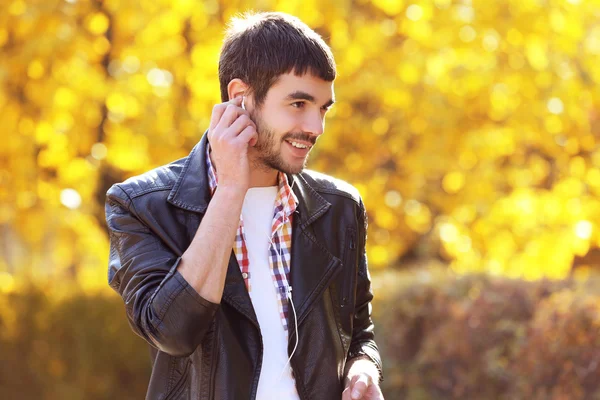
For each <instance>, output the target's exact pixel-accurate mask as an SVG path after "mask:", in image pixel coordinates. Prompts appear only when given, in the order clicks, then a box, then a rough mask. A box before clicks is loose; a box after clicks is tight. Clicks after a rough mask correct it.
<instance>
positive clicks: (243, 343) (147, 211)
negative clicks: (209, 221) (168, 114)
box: [106, 135, 381, 400]
mask: <svg viewBox="0 0 600 400" xmlns="http://www.w3.org/2000/svg"><path fill="white" fill-rule="evenodd" d="M206 144H207V137H206V135H204V137H203V138H202V140H201V141H200V143H199V144H197V145H196V146H195V147H194V149H193V150H192V152H191V153H190V155H189V156H187V157H185V158H182V159H180V160H177V161H174V162H172V163H171V164H168V165H165V166H162V167H159V168H156V169H154V170H151V171H149V172H146V173H144V174H142V175H140V176H136V177H133V178H130V179H128V180H126V181H125V182H123V183H119V184H115V185H113V186H112V187H111V188H110V189H109V191H108V192H107V199H106V221H107V223H108V228H109V233H110V261H109V271H108V281H109V284H110V286H111V287H112V288H113V289H114V290H116V291H117V292H118V293H119V294H120V295H121V297H122V298H123V300H124V302H125V309H126V314H127V318H128V320H129V323H130V325H131V327H132V329H133V330H134V332H135V333H136V334H138V335H139V336H141V337H142V338H143V339H144V340H146V341H147V342H148V343H149V344H150V350H151V355H152V375H151V377H150V383H149V387H148V392H147V396H146V398H147V399H161V400H166V399H203V400H204V399H207V400H208V399H215V400H217V399H218V400H245V399H255V397H256V390H257V386H258V378H259V375H260V371H261V365H262V349H263V343H262V338H261V334H260V329H259V326H258V322H257V319H256V315H255V313H254V309H253V307H252V303H251V301H250V297H249V295H248V292H247V290H246V287H245V285H244V281H243V278H242V275H241V272H240V268H239V267H238V263H237V260H236V258H235V255H234V254H233V251H232V254H231V258H230V260H229V265H228V269H227V278H226V282H225V288H224V292H223V297H222V301H221V303H220V304H214V303H211V302H209V301H207V300H206V299H204V298H202V297H201V296H200V295H199V294H198V293H197V292H196V291H195V290H194V289H193V288H192V286H190V284H189V283H188V282H187V281H186V280H185V279H184V278H183V276H182V275H181V274H180V273H179V272H178V271H177V265H178V263H179V261H180V257H181V255H182V254H183V252H184V251H185V250H186V249H187V247H188V246H189V244H190V242H191V241H192V239H193V237H194V235H195V233H196V230H197V229H198V226H199V225H200V223H201V221H202V217H203V215H204V213H205V212H206V209H207V206H208V203H209V201H210V193H209V185H208V181H207V174H206V163H205V156H206ZM289 179H290V182H293V184H292V189H293V190H294V192H295V194H296V196H297V197H298V200H299V205H298V208H297V211H296V214H295V215H294V218H293V231H292V254H291V272H290V281H291V282H290V283H291V285H292V287H293V292H292V298H293V301H294V304H295V306H296V311H297V319H298V338H299V343H298V348H297V350H296V352H295V353H294V356H293V358H292V361H291V366H292V368H293V371H294V377H295V380H296V387H297V389H298V393H299V395H300V398H301V399H302V400H309V399H315V400H317V399H318V400H322V399H327V400H329V399H340V398H341V393H342V390H343V382H344V367H345V365H346V362H347V361H348V360H350V359H351V358H353V357H357V356H359V355H367V356H368V357H370V358H371V359H372V360H373V362H374V363H375V364H376V365H377V367H378V368H379V370H380V371H381V360H380V356H379V352H378V349H377V346H376V344H375V341H374V339H373V323H372V321H371V299H372V297H373V296H372V292H371V288H370V278H369V272H368V269H367V259H366V255H365V239H366V214H365V210H364V207H363V203H362V201H361V198H360V196H359V194H358V192H357V190H356V189H354V188H353V187H352V186H350V185H349V184H347V183H345V182H342V181H340V180H336V179H333V178H331V177H328V176H325V175H322V174H318V173H315V172H311V171H305V172H303V173H301V174H298V175H293V176H289ZM288 324H289V325H288V326H289V332H290V341H289V342H290V345H289V349H288V351H289V353H290V354H291V351H292V350H293V345H294V344H295V341H296V340H295V338H294V334H295V333H294V330H295V329H294V326H293V324H294V321H293V317H291V321H288Z"/></svg>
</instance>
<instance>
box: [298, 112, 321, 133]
mask: <svg viewBox="0 0 600 400" xmlns="http://www.w3.org/2000/svg"><path fill="white" fill-rule="evenodd" d="M303 131H304V132H306V133H308V134H310V135H311V136H316V137H319V136H321V135H322V134H323V132H324V131H325V119H324V118H323V116H322V115H321V113H318V114H316V115H315V114H312V113H311V115H307V117H306V119H305V121H304V127H303Z"/></svg>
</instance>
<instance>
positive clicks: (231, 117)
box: [215, 104, 250, 131]
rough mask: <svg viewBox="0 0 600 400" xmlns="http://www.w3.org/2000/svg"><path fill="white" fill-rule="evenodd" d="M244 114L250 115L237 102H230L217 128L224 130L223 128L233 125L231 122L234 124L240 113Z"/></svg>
mask: <svg viewBox="0 0 600 400" xmlns="http://www.w3.org/2000/svg"><path fill="white" fill-rule="evenodd" d="M243 114H245V115H247V116H248V117H249V116H250V113H249V112H248V111H246V110H243V109H242V108H241V107H239V106H237V105H235V104H229V105H228V106H227V109H226V110H225V112H224V113H223V116H222V117H221V120H220V121H219V123H218V124H217V126H216V128H215V130H220V131H223V130H225V129H227V128H229V127H230V126H231V124H233V122H234V121H235V120H236V119H237V118H238V117H239V116H240V115H243Z"/></svg>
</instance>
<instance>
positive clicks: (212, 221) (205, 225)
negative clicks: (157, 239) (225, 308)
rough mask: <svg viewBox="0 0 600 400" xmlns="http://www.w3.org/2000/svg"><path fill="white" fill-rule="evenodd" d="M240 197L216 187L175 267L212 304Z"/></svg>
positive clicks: (232, 236)
mask: <svg viewBox="0 0 600 400" xmlns="http://www.w3.org/2000/svg"><path fill="white" fill-rule="evenodd" d="M244 196H245V191H244V190H242V189H239V188H237V187H224V186H218V187H217V190H216V191H215V193H214V196H213V198H212V200H211V202H210V204H209V206H208V209H207V211H206V214H205V215H204V218H203V219H202V222H201V223H200V227H199V228H198V231H197V232H196V234H195V236H194V239H193V240H192V243H191V244H190V246H189V247H188V248H187V250H186V251H185V252H184V253H183V255H182V257H181V262H180V264H179V266H178V268H177V269H178V271H179V273H180V274H181V275H182V276H183V277H184V278H185V280H186V281H187V282H188V283H189V284H190V285H191V286H192V287H193V288H194V289H195V290H196V292H198V294H199V295H200V296H202V297H203V298H205V299H206V300H208V301H211V302H213V303H220V302H221V297H222V295H223V287H224V286H225V277H226V275H227V265H228V263H229V257H230V255H231V250H232V247H233V242H234V240H235V235H236V232H237V228H238V226H239V222H240V214H241V210H242V204H243V202H244Z"/></svg>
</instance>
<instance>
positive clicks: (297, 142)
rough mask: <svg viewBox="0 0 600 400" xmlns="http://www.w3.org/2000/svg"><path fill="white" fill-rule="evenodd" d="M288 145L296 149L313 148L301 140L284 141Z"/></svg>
mask: <svg viewBox="0 0 600 400" xmlns="http://www.w3.org/2000/svg"><path fill="white" fill-rule="evenodd" d="M286 142H288V143H289V144H290V145H292V146H293V147H295V148H297V149H309V150H310V148H311V147H312V146H313V145H312V143H308V142H304V141H301V140H286Z"/></svg>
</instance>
